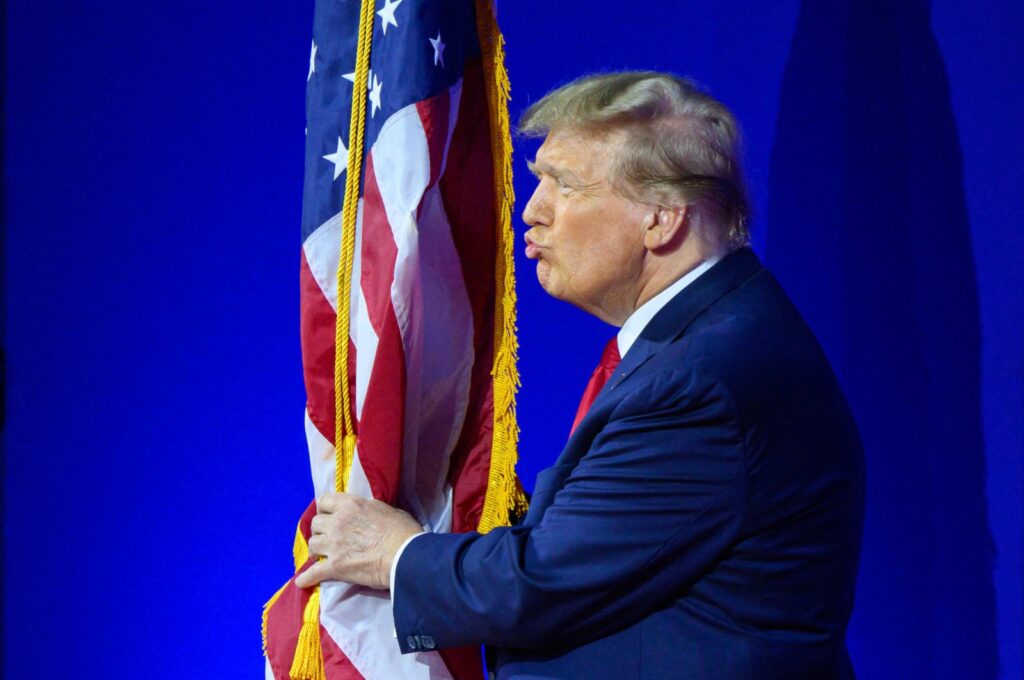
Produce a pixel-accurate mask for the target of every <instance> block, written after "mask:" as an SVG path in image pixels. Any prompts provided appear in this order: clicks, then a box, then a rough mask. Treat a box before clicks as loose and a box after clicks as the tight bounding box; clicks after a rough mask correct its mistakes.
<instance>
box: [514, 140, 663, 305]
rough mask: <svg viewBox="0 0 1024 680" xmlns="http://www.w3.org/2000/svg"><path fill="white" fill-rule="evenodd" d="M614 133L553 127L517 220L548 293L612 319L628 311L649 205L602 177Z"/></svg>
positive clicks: (638, 272) (640, 262)
mask: <svg viewBox="0 0 1024 680" xmlns="http://www.w3.org/2000/svg"><path fill="white" fill-rule="evenodd" d="M619 143H620V141H619V138H618V137H617V136H614V135H610V136H603V137H594V136H587V135H586V134H585V133H581V132H575V131H554V132H552V133H551V134H549V135H548V137H547V139H546V140H544V143H543V144H542V145H541V147H540V149H538V151H537V158H536V160H535V162H533V163H532V164H531V165H530V169H531V170H532V171H533V173H534V174H535V175H536V176H537V179H538V181H539V184H538V185H537V188H536V190H535V191H534V192H533V196H531V197H530V201H529V203H527V205H526V209H525V210H524V211H523V220H524V221H525V222H526V223H527V224H528V225H530V227H531V229H530V230H529V231H527V232H526V237H525V238H526V256H527V257H529V258H530V259H533V260H537V279H538V280H539V281H540V285H541V286H542V287H543V288H544V290H545V291H547V292H548V294H549V295H551V296H553V297H556V298H558V299H559V300H564V301H566V302H570V303H572V304H574V305H576V306H577V307H580V308H582V309H584V310H586V311H588V312H590V313H592V314H595V315H597V316H599V317H600V318H602V319H604V320H605V321H609V322H611V323H620V324H621V323H622V321H623V320H624V319H625V317H626V316H628V315H629V314H630V313H631V312H632V311H633V307H634V305H635V303H636V296H637V292H638V290H639V285H640V275H641V270H642V265H643V259H644V254H645V252H646V251H645V249H644V245H643V240H642V239H643V220H644V216H645V214H646V213H647V212H648V211H649V208H647V207H646V206H643V205H641V204H638V203H635V202H633V201H631V200H629V199H627V198H624V197H622V196H620V195H619V194H617V193H615V191H614V190H613V188H612V185H611V183H610V182H609V181H608V174H609V169H610V168H611V163H612V158H613V154H614V153H615V151H616V148H617V145H618V144H619Z"/></svg>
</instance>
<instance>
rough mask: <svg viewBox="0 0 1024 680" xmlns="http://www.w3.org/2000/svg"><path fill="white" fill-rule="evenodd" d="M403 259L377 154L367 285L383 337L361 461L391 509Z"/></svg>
mask: <svg viewBox="0 0 1024 680" xmlns="http://www.w3.org/2000/svg"><path fill="white" fill-rule="evenodd" d="M397 256H398V249H397V247H396V246H395V239H394V235H393V234H392V232H391V225H390V224H389V223H388V221H387V213H386V212H385V211H384V201H383V198H382V197H381V193H380V188H379V186H378V184H377V177H376V175H375V174H374V166H373V154H372V153H371V154H370V156H369V157H368V158H367V161H366V183H365V185H364V192H363V247H362V263H361V270H362V276H361V279H362V281H361V285H362V290H363V297H364V298H365V299H366V308H367V314H368V316H369V317H370V323H371V324H372V325H373V329H374V331H375V332H376V333H377V352H376V354H375V355H374V359H373V368H372V369H371V371H370V379H369V381H368V382H367V390H366V397H365V399H364V401H363V404H362V405H361V408H360V410H361V413H362V420H361V421H360V423H359V462H360V464H361V465H362V467H363V472H364V473H365V474H366V479H367V481H369V483H370V489H371V490H372V491H373V495H374V497H375V498H377V499H379V500H382V501H384V502H386V503H391V504H394V503H395V501H396V500H397V499H398V486H399V475H400V474H401V465H402V441H403V437H404V432H405V392H406V387H405V386H406V383H405V351H404V349H403V347H402V334H401V332H400V331H399V328H398V320H397V318H396V317H395V309H394V306H393V304H392V302H391V283H392V280H393V279H394V275H395V259H396V258H397Z"/></svg>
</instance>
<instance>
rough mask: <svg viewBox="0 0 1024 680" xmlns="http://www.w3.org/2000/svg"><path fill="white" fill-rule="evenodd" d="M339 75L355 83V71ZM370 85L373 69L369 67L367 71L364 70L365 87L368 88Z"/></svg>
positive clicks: (371, 84)
mask: <svg viewBox="0 0 1024 680" xmlns="http://www.w3.org/2000/svg"><path fill="white" fill-rule="evenodd" d="M341 77H342V78H344V79H345V80H347V81H348V82H350V83H352V84H353V85H355V84H356V72H355V71H352V73H342V74H341ZM371 87H373V69H370V70H369V71H367V72H366V89H367V90H369V89H370V88H371Z"/></svg>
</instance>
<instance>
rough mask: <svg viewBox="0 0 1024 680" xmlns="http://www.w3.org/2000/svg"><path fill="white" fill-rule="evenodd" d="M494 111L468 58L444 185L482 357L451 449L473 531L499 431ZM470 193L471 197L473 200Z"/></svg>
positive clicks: (460, 506)
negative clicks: (496, 429) (495, 434)
mask: <svg viewBox="0 0 1024 680" xmlns="http://www.w3.org/2000/svg"><path fill="white" fill-rule="evenodd" d="M493 177H494V168H493V166H492V161H491V133H490V114H489V111H488V103H487V93H486V89H485V84H484V78H483V70H482V67H481V64H480V62H479V61H471V62H468V63H467V64H466V71H465V73H464V75H463V83H462V96H461V97H460V100H459V117H458V121H457V123H456V125H455V130H454V132H453V133H452V141H451V146H450V148H449V149H448V159H447V164H446V168H445V173H444V176H443V177H442V178H441V181H440V185H439V188H440V190H441V199H442V201H443V203H444V209H445V213H446V214H447V216H448V222H449V224H450V225H451V233H452V240H453V241H454V243H455V249H456V250H457V251H458V254H459V260H460V262H461V264H462V276H463V280H464V281H465V284H466V291H467V293H468V295H469V303H470V306H471V307H472V309H473V326H474V348H475V351H476V359H475V362H474V364H473V371H472V377H471V383H470V394H469V411H468V412H467V413H466V420H465V423H464V424H463V426H462V433H461V435H460V437H459V441H458V443H457V444H456V446H455V450H454V451H453V453H452V458H451V461H450V466H449V474H448V481H449V483H450V484H451V485H452V488H453V489H454V493H453V496H454V498H453V512H452V529H453V531H472V530H475V529H476V527H477V523H478V522H479V520H480V513H481V511H482V510H483V502H484V494H485V493H486V491H487V479H488V474H489V470H490V455H491V437H492V430H493V417H494V407H493V392H492V383H491V364H492V362H493V359H494V347H493V345H494V309H495V308H494V291H495V281H494V267H495V248H496V239H495V226H494V225H495V223H496V219H495V215H494V180H493ZM467 197H472V199H471V200H467Z"/></svg>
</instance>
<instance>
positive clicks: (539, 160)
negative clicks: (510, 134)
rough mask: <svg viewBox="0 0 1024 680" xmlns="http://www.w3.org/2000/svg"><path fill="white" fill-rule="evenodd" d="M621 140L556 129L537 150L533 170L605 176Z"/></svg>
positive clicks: (585, 131) (589, 133) (532, 163)
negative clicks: (614, 149)
mask: <svg viewBox="0 0 1024 680" xmlns="http://www.w3.org/2000/svg"><path fill="white" fill-rule="evenodd" d="M617 143H618V138H617V137H616V136H613V135H609V134H596V133H594V132H590V131H587V130H575V129H568V130H567V129H560V130H552V131H551V132H549V133H548V136H547V137H546V138H545V139H544V143H543V144H541V145H540V148H539V149H537V154H536V156H535V158H534V160H533V161H532V162H531V163H530V167H531V170H535V171H540V172H544V173H547V174H551V175H558V174H566V173H573V174H576V175H588V176H592V175H594V174H600V175H603V174H605V173H606V171H607V166H608V161H609V159H610V156H611V152H612V151H613V148H614V146H615V145H616V144H617Z"/></svg>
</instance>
